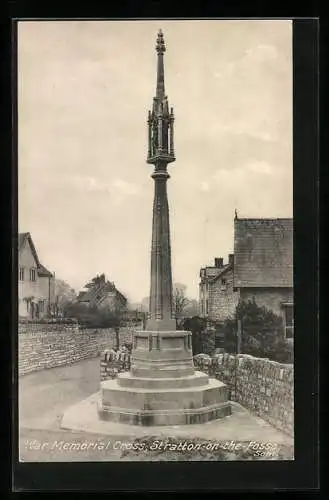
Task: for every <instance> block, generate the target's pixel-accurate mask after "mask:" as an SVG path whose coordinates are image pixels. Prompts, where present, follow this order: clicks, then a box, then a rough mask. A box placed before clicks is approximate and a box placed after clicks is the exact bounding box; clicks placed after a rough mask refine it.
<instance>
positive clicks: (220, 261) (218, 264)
mask: <svg viewBox="0 0 329 500" xmlns="http://www.w3.org/2000/svg"><path fill="white" fill-rule="evenodd" d="M215 267H217V268H218V269H220V268H221V267H223V257H215Z"/></svg>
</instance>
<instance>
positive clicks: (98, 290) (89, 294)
mask: <svg viewBox="0 0 329 500" xmlns="http://www.w3.org/2000/svg"><path fill="white" fill-rule="evenodd" d="M109 292H115V293H116V294H117V295H120V296H121V297H122V298H124V299H125V300H126V298H125V297H124V295H122V293H120V292H119V290H117V289H116V287H115V285H114V284H113V283H112V282H110V281H107V282H106V283H104V284H102V285H98V286H97V285H96V286H94V287H92V288H89V289H88V290H87V291H85V292H80V294H79V295H78V300H79V301H80V302H90V301H92V300H94V299H95V298H96V297H97V296H98V295H100V297H101V298H104V297H105V296H106V295H107V294H108V293H109ZM98 300H101V299H98ZM96 301H97V299H96Z"/></svg>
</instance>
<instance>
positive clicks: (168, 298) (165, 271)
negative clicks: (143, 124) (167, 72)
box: [147, 30, 176, 331]
mask: <svg viewBox="0 0 329 500" xmlns="http://www.w3.org/2000/svg"><path fill="white" fill-rule="evenodd" d="M156 51H157V57H158V64H157V85H156V96H155V97H154V99H153V108H152V111H149V113H148V155H147V163H150V164H152V165H154V172H153V174H152V178H153V179H154V203H153V224H152V248H151V289H150V307H149V317H148V321H147V330H153V331H172V330H176V321H175V317H174V307H173V285H172V269H171V246H170V224H169V207H168V197H167V180H168V179H169V178H170V176H169V174H168V172H167V165H168V163H171V162H173V161H175V155H174V113H173V108H171V110H170V112H169V106H168V99H167V96H166V95H165V85H164V61H163V55H164V52H165V51H166V47H165V44H164V39H163V34H162V32H161V30H160V31H159V33H158V37H157V44H156Z"/></svg>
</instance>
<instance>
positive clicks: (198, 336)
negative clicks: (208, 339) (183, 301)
mask: <svg viewBox="0 0 329 500" xmlns="http://www.w3.org/2000/svg"><path fill="white" fill-rule="evenodd" d="M206 327H207V323H206V320H205V319H204V318H201V317H200V316H194V317H193V318H187V319H186V320H185V321H184V330H187V331H189V332H191V333H192V352H193V356H195V355H196V354H199V353H201V352H203V342H202V337H203V335H204V332H205V330H206Z"/></svg>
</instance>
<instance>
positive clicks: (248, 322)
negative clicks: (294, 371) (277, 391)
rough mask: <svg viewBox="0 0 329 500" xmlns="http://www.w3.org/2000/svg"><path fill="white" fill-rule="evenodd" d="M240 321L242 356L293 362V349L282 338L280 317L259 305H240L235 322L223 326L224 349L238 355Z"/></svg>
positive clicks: (249, 303)
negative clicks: (239, 322) (239, 325)
mask: <svg viewBox="0 0 329 500" xmlns="http://www.w3.org/2000/svg"><path fill="white" fill-rule="evenodd" d="M238 319H241V330H242V335H241V353H244V354H250V355H251V356H255V357H266V358H269V359H272V360H274V361H278V362H281V363H292V362H293V348H292V346H291V345H290V344H289V343H288V342H287V341H286V340H285V339H284V337H283V324H282V318H281V316H278V315H276V314H275V313H273V311H271V310H270V309H267V308H265V307H259V306H258V305H257V304H256V302H255V301H254V300H253V301H251V300H249V301H248V302H240V303H239V304H238V306H237V308H236V311H235V315H234V317H233V318H229V319H227V320H226V321H225V323H224V335H225V341H224V347H225V350H226V351H227V352H230V353H235V352H236V351H237V328H238Z"/></svg>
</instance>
